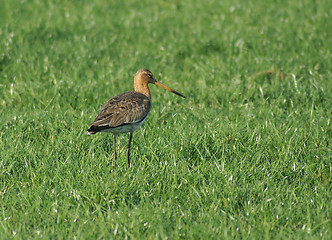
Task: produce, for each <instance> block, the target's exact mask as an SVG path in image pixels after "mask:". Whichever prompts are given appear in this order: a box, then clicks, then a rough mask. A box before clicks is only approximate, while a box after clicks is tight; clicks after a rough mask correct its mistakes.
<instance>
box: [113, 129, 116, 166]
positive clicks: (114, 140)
mask: <svg viewBox="0 0 332 240" xmlns="http://www.w3.org/2000/svg"><path fill="white" fill-rule="evenodd" d="M113 148H114V169H116V135H115V134H114V135H113Z"/></svg>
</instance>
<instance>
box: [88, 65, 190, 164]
mask: <svg viewBox="0 0 332 240" xmlns="http://www.w3.org/2000/svg"><path fill="white" fill-rule="evenodd" d="M150 83H151V84H154V85H156V86H158V87H161V88H164V89H166V90H167V91H170V92H172V93H174V94H176V95H178V96H180V97H183V98H185V96H183V95H182V94H181V93H178V92H177V91H174V90H173V89H171V88H169V87H167V86H165V85H163V84H161V83H160V82H158V81H157V80H156V79H155V78H154V76H153V74H152V73H151V71H150V70H148V69H145V68H142V69H139V70H138V71H137V72H136V74H135V77H134V88H135V91H130V92H125V93H122V94H119V95H116V96H115V97H112V98H111V99H109V100H108V101H107V102H106V103H105V105H104V106H103V107H102V109H101V110H100V112H99V114H98V115H97V117H96V119H95V120H94V121H93V122H92V123H91V124H89V125H90V127H89V129H88V130H87V134H88V135H93V134H95V133H98V132H108V133H113V148H114V169H116V160H117V154H116V137H117V135H118V134H121V133H129V134H130V135H129V142H128V147H127V161H128V166H129V167H131V163H130V146H131V141H132V138H133V133H134V131H135V130H136V129H137V128H139V127H140V126H141V125H142V124H143V123H144V122H145V120H146V118H147V116H148V114H149V112H150V110H151V104H152V102H151V93H150V89H149V86H148V84H150Z"/></svg>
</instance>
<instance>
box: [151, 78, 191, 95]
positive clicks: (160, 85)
mask: <svg viewBox="0 0 332 240" xmlns="http://www.w3.org/2000/svg"><path fill="white" fill-rule="evenodd" d="M154 84H155V85H157V86H158V87H162V88H163V89H166V90H167V91H170V92H172V93H175V94H176V95H179V96H180V97H183V98H186V97H185V96H183V95H182V94H181V93H178V92H177V91H174V90H173V89H170V88H169V87H166V86H165V85H164V84H161V83H160V82H157V81H155V82H154Z"/></svg>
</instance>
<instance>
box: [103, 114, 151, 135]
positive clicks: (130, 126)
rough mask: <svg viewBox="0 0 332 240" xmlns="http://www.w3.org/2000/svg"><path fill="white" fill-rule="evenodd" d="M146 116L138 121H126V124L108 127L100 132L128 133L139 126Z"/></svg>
mask: <svg viewBox="0 0 332 240" xmlns="http://www.w3.org/2000/svg"><path fill="white" fill-rule="evenodd" d="M146 118H147V116H146V117H145V118H144V119H143V120H141V121H139V122H135V123H128V124H126V125H122V126H119V127H114V128H108V129H105V130H102V132H110V133H115V134H117V133H128V132H134V131H135V130H136V129H137V128H139V127H140V126H141V125H142V124H143V123H144V122H145V120H146Z"/></svg>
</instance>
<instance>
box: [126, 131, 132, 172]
mask: <svg viewBox="0 0 332 240" xmlns="http://www.w3.org/2000/svg"><path fill="white" fill-rule="evenodd" d="M132 138H133V132H132V131H131V132H130V136H129V143H128V148H127V160H128V166H129V167H131V164H130V145H131V140H132Z"/></svg>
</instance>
